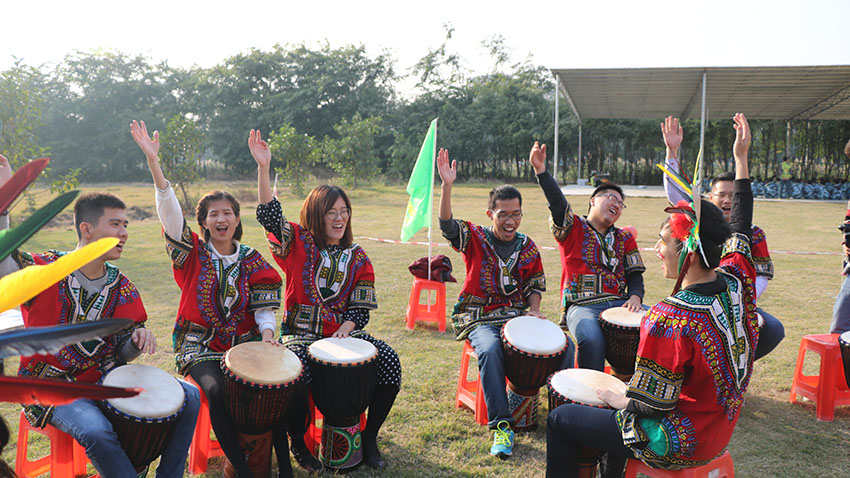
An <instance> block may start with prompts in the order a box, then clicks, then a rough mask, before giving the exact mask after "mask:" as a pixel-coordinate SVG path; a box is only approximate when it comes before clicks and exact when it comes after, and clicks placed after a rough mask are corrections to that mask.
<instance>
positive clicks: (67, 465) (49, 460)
mask: <svg viewBox="0 0 850 478" xmlns="http://www.w3.org/2000/svg"><path fill="white" fill-rule="evenodd" d="M30 432H35V433H38V434H41V435H44V436H46V437H47V438H49V439H50V454H49V455H47V456H44V457H42V458H39V459H37V460H35V461H30V460H29V459H28V457H27V445H28V441H29V434H30ZM87 464H88V459H87V458H86V452H85V450H84V449H83V447H82V446H80V444H79V443H77V442H76V441H75V440H74V438H72V437H71V435H68V434H67V433H65V432H62V431H59V430H58V429H56V428H54V427H53V426H51V425H47V426H46V427H44V428H38V427H34V426H32V425H30V422H29V421H27V418H26V416H24V412H23V411H22V412H21V418H20V421H19V423H18V449H17V455H16V456H15V472H16V473H17V474H18V476H19V477H20V478H29V477H35V476H38V475H41V474H44V473H48V472H49V473H50V476H51V477H52V478H74V477H75V476H86V465H87Z"/></svg>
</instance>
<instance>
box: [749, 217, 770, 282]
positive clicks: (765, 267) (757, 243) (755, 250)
mask: <svg viewBox="0 0 850 478" xmlns="http://www.w3.org/2000/svg"><path fill="white" fill-rule="evenodd" d="M752 254H753V266H755V268H756V274H757V275H758V276H760V277H765V278H767V279H773V260H771V258H770V251H769V250H768V248H767V237H766V236H765V234H764V231H763V230H762V229H761V228H760V227H758V226H753V247H752Z"/></svg>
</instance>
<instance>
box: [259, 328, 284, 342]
mask: <svg viewBox="0 0 850 478" xmlns="http://www.w3.org/2000/svg"><path fill="white" fill-rule="evenodd" d="M262 335H263V342H265V343H268V344H272V345H282V344H281V343H280V342H278V341H277V340H275V338H274V329H263V333H262Z"/></svg>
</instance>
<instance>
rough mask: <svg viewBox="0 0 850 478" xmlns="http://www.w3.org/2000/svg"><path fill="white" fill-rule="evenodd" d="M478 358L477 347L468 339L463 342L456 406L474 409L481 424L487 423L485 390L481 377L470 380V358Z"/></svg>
mask: <svg viewBox="0 0 850 478" xmlns="http://www.w3.org/2000/svg"><path fill="white" fill-rule="evenodd" d="M472 357H474V358H476V359H478V356H477V355H475V349H473V348H472V345H471V344H470V343H469V341H468V340H466V341H464V343H463V351H462V352H461V356H460V374H459V376H458V380H457V395H456V396H455V407H456V408H461V407H464V406H465V407H466V408H469V409H470V410H472V413H473V414H474V416H475V422H476V423H478V424H479V425H486V424H487V404H486V403H485V402H484V392H483V390H481V379H480V378H476V379H475V380H469V378H468V374H469V361H470V358H472Z"/></svg>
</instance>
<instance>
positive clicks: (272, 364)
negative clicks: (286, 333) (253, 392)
mask: <svg viewBox="0 0 850 478" xmlns="http://www.w3.org/2000/svg"><path fill="white" fill-rule="evenodd" d="M224 365H225V366H226V367H227V369H228V370H230V372H231V373H233V374H234V375H236V376H237V377H239V378H241V379H243V380H245V381H247V382H252V383H257V384H261V385H277V384H280V383H287V382H291V381H292V380H295V379H296V378H298V376H299V375H301V360H300V359H299V358H298V356H297V355H295V352H293V351H291V350H289V349H288V348H286V347H285V346H283V345H275V344H270V343H268V342H245V343H242V344H239V345H237V346H235V347H233V348H231V349H230V350H228V351H227V353H226V354H224Z"/></svg>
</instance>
